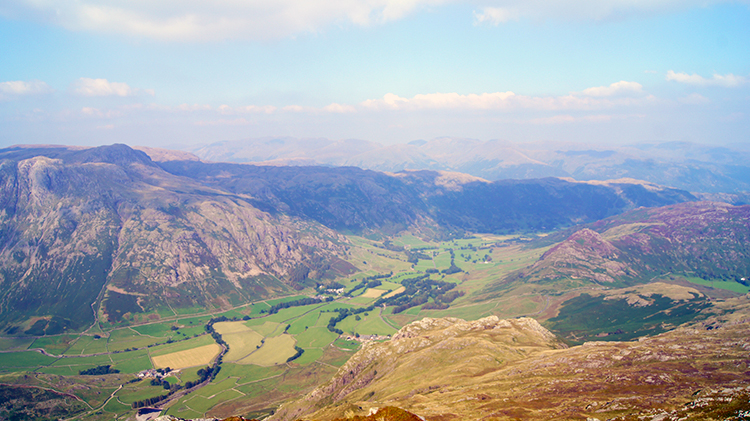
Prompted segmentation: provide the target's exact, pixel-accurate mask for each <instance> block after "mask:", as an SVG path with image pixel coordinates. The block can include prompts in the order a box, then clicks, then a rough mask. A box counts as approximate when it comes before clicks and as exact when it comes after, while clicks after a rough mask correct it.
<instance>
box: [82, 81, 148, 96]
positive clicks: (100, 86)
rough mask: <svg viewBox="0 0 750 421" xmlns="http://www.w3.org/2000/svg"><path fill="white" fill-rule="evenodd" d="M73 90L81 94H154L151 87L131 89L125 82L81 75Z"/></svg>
mask: <svg viewBox="0 0 750 421" xmlns="http://www.w3.org/2000/svg"><path fill="white" fill-rule="evenodd" d="M72 89H73V92H74V93H76V94H78V95H83V96H133V95H137V94H140V93H146V94H149V95H154V91H153V89H133V88H131V87H130V86H128V84H127V83H122V82H110V81H108V80H107V79H90V78H87V77H82V78H80V79H78V80H77V81H76V82H75V83H73V85H72Z"/></svg>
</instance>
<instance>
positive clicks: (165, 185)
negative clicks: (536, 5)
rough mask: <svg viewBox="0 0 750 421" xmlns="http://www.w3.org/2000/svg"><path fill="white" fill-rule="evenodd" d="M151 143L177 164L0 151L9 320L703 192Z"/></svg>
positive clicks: (52, 316)
mask: <svg viewBox="0 0 750 421" xmlns="http://www.w3.org/2000/svg"><path fill="white" fill-rule="evenodd" d="M146 151H147V152H149V153H151V154H154V155H158V156H159V157H160V158H159V159H162V161H161V162H155V161H154V160H152V159H151V158H150V157H149V155H147V154H146V153H144V152H143V151H138V150H134V149H131V148H129V147H128V146H125V145H112V146H103V147H98V148H68V147H58V146H42V147H13V148H8V149H3V150H0V245H1V248H0V265H1V267H2V269H0V291H2V292H1V293H0V329H5V331H6V333H9V334H11V333H20V332H28V333H30V334H35V335H41V334H53V333H60V332H64V331H66V330H70V329H81V328H83V327H85V326H87V325H90V324H91V323H93V322H94V321H95V320H100V321H104V322H106V323H109V324H117V323H123V322H137V321H145V320H147V319H148V318H149V317H157V315H159V314H174V313H175V311H176V310H175V309H190V308H192V309H195V308H206V307H207V308H209V309H211V308H217V309H218V308H227V307H230V306H232V305H238V304H241V303H246V302H248V301H252V300H256V299H259V298H266V297H271V296H279V295H284V294H289V293H292V292H293V291H294V290H299V289H303V288H305V287H306V286H310V285H312V286H314V284H315V282H317V281H320V280H324V279H330V278H334V277H336V276H340V275H344V274H350V273H353V272H355V271H357V270H358V269H357V268H356V267H355V265H353V264H351V263H350V262H348V261H347V259H349V257H348V250H349V247H350V243H349V241H348V239H347V237H346V236H345V235H343V234H348V233H355V234H367V235H375V236H383V235H389V234H394V233H398V232H401V231H404V230H410V231H412V232H416V233H418V234H419V235H422V236H426V237H433V238H439V237H445V236H454V237H455V236H462V235H464V233H465V232H466V231H473V232H477V231H479V232H495V233H508V232H511V233H518V232H536V231H540V230H553V229H558V228H560V227H566V226H570V225H573V224H576V223H587V222H592V221H596V220H599V219H601V218H604V217H607V216H611V215H615V214H618V213H621V212H623V211H626V210H628V209H633V208H635V207H639V206H658V205H664V204H670V203H677V202H683V201H687V200H694V199H695V198H694V197H693V196H692V195H690V194H689V193H687V192H684V191H679V190H674V189H669V188H661V187H658V186H654V185H650V184H637V183H632V182H629V181H621V182H612V183H579V182H572V181H565V180H560V179H542V180H517V181H512V180H511V181H496V182H488V181H485V180H481V179H477V178H476V177H470V176H466V175H462V174H453V173H445V172H435V171H418V172H403V173H398V174H386V173H380V172H375V171H371V170H362V169H359V168H354V167H342V168H330V167H269V166H251V165H243V164H209V163H203V162H200V161H197V160H194V159H192V158H191V157H190V156H186V155H184V154H170V153H167V152H165V151H160V150H153V149H146ZM175 158H176V159H180V160H179V161H175V160H173V159H175Z"/></svg>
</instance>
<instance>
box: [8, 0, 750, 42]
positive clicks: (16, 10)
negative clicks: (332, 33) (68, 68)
mask: <svg viewBox="0 0 750 421" xmlns="http://www.w3.org/2000/svg"><path fill="white" fill-rule="evenodd" d="M738 2H739V3H746V4H747V3H748V0H738V1H730V0H649V1H645V0H598V1H597V0H558V1H554V2H551V1H547V0H274V1H267V0H245V1H237V0H205V1H184V0H160V1H158V2H147V1H126V0H77V1H68V0H44V1H40V0H5V1H4V2H2V4H0V15H4V16H7V17H10V18H14V19H25V20H32V21H41V22H45V23H51V24H54V25H57V26H61V27H63V28H67V29H70V30H73V31H91V32H98V33H110V34H123V35H127V36H136V37H145V38H151V39H157V40H164V41H196V40H198V41H216V40H225V39H253V40H259V39H278V38H283V37H288V36H294V35H296V34H300V33H317V32H320V31H323V30H325V29H326V28H327V27H330V26H331V25H358V26H369V25H375V24H383V23H387V22H392V21H396V20H399V19H402V18H404V17H406V16H408V15H411V14H414V13H416V12H419V11H421V10H425V9H430V8H434V7H439V6H441V5H443V4H447V3H453V4H464V5H466V6H468V7H469V8H474V9H475V10H474V16H473V17H474V22H475V24H490V25H500V24H503V23H505V22H508V21H510V20H518V19H521V18H531V19H565V20H574V21H586V20H595V21H600V20H618V19H623V18H627V17H630V16H642V15H649V14H655V13H664V12H670V11H679V10H686V9H689V8H694V7H706V6H710V5H712V4H720V3H738ZM466 19H467V22H469V21H470V19H471V16H470V15H467V17H466Z"/></svg>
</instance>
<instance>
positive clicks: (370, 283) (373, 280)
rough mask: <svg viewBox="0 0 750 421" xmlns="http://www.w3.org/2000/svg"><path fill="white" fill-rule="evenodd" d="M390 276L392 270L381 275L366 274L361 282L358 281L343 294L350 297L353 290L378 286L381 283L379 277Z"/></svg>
mask: <svg viewBox="0 0 750 421" xmlns="http://www.w3.org/2000/svg"><path fill="white" fill-rule="evenodd" d="M391 276H393V271H391V272H389V273H385V274H382V275H373V276H368V277H367V278H364V279H362V282H360V283H358V284H357V285H356V286H355V287H354V288H352V289H351V290H349V291H347V292H346V293H344V296H346V297H351V296H352V294H353V293H354V291H357V290H360V289H367V288H375V287H379V286H380V285H383V282H382V281H381V279H386V278H390V277H391Z"/></svg>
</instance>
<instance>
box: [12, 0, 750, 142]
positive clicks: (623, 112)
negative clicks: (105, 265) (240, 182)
mask: <svg viewBox="0 0 750 421" xmlns="http://www.w3.org/2000/svg"><path fill="white" fill-rule="evenodd" d="M749 5H750V2H748V1H722V0H709V1H702V2H698V1H692V0H691V1H681V2H676V1H671V0H654V1H650V2H641V1H636V0H605V1H599V2H589V1H572V0H566V1H560V2H555V3H554V4H552V5H550V4H548V3H547V2H544V3H543V2H540V1H535V0H534V1H524V2H522V1H518V0H486V1H479V0H477V1H449V0H443V1H441V0H410V1H395V0H376V1H363V0H354V1H350V2H343V3H342V2H334V1H330V0H316V1H304V2H303V1H299V0H286V1H281V2H274V4H272V5H269V4H266V3H265V2H260V1H250V2H233V1H229V0H214V1H209V2H198V3H185V2H179V3H178V2H177V1H176V0H166V1H161V2H159V3H158V4H151V3H141V2H122V1H117V2H111V1H104V0H85V1H80V2H64V1H61V0H52V1H47V2H43V3H40V2H33V1H31V0H9V1H6V2H3V4H2V5H0V58H2V60H1V61H2V65H1V66H0V125H1V126H2V130H0V147H7V146H10V145H12V144H19V143H59V144H73V145H100V144H110V143H115V142H121V143H126V144H130V145H148V146H161V147H164V146H170V145H188V144H198V143H211V142H215V141H219V140H233V139H243V138H258V137H264V136H293V137H299V138H307V137H326V138H332V139H337V138H341V139H343V138H358V139H363V140H368V141H375V142H380V143H383V144H394V143H405V142H408V141H411V140H415V139H431V138H435V137H441V136H455V137H470V138H477V139H481V140H489V139H503V140H509V141H513V142H529V141H575V142H585V143H595V144H601V145H616V144H628V143H639V142H662V141H690V142H696V143H703V144H709V145H742V144H745V145H746V144H748V140H750V139H748V133H750V105H749V104H750V54H748V53H747V52H748V51H750V36H748V32H747V28H748V27H750V7H749Z"/></svg>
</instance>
